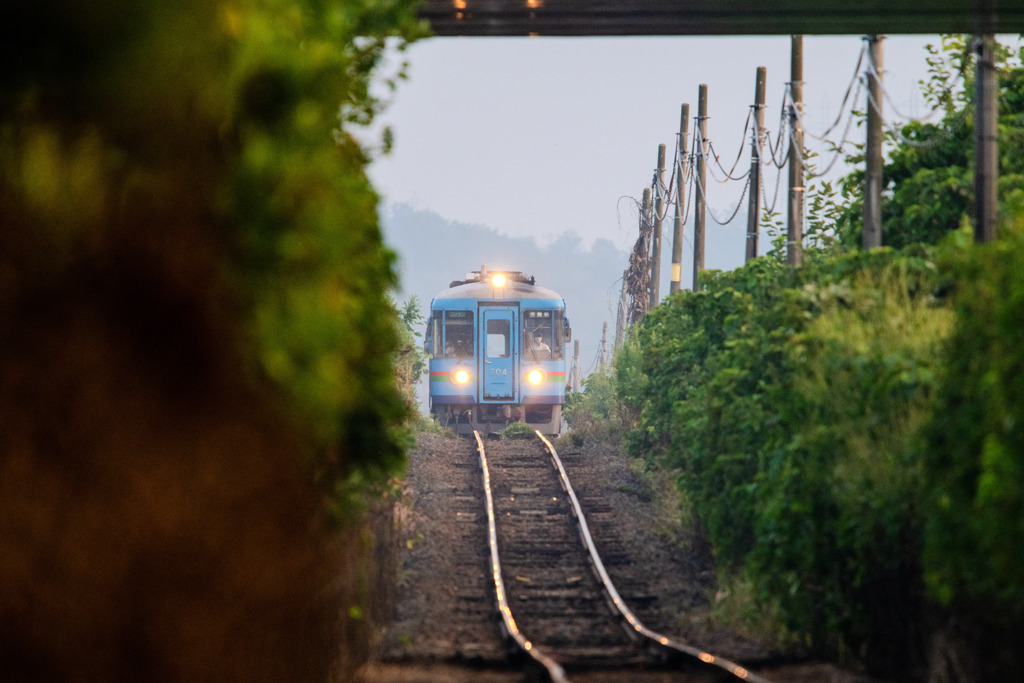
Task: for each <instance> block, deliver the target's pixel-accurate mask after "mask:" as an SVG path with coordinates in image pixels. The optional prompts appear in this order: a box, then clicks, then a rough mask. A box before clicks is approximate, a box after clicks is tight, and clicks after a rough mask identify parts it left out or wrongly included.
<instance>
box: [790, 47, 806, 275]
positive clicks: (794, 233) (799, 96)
mask: <svg viewBox="0 0 1024 683" xmlns="http://www.w3.org/2000/svg"><path fill="white" fill-rule="evenodd" d="M789 59H790V61H789V93H790V96H791V98H792V100H793V104H792V109H791V110H790V112H789V135H790V145H789V219H788V224H787V227H786V263H788V264H789V265H791V266H799V265H800V262H801V261H802V260H803V244H804V131H803V125H802V124H801V123H800V114H801V113H802V111H803V106H804V37H803V36H799V35H797V36H793V37H792V38H791V40H790V56H789Z"/></svg>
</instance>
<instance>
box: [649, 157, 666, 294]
mask: <svg viewBox="0 0 1024 683" xmlns="http://www.w3.org/2000/svg"><path fill="white" fill-rule="evenodd" d="M664 187H665V145H658V170H657V171H656V172H655V174H654V197H655V199H654V237H653V239H652V241H651V305H650V308H648V309H647V310H652V309H653V308H654V307H655V306H657V305H658V300H659V299H660V298H661V296H660V295H661V291H660V290H661V218H662V212H663V207H664V204H665V200H664V193H663V188H664Z"/></svg>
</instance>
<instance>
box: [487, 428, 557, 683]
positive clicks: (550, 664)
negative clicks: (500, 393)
mask: <svg viewBox="0 0 1024 683" xmlns="http://www.w3.org/2000/svg"><path fill="white" fill-rule="evenodd" d="M473 436H474V437H475V438H476V446H477V452H478V453H479V454H480V469H481V470H483V480H484V499H485V506H486V507H487V539H488V544H489V545H490V547H491V573H492V575H493V578H494V593H495V596H496V597H497V602H498V614H500V615H501V620H502V628H503V630H504V632H505V635H506V637H507V638H510V639H511V640H512V641H513V642H514V643H515V644H516V645H517V646H518V647H519V649H520V650H522V652H523V653H524V654H526V655H527V656H528V657H530V659H532V660H533V661H535V662H537V663H538V664H540V665H541V666H542V667H544V669H545V670H546V671H547V673H548V676H549V677H550V678H551V680H552V682H553V683H568V680H569V679H568V678H566V675H565V670H564V669H562V667H561V666H560V665H559V664H558V662H556V661H555V660H553V659H552V658H551V657H549V656H548V655H546V654H544V653H543V652H541V651H540V650H539V649H538V648H536V647H535V646H534V645H533V643H531V642H530V641H529V640H527V639H526V638H525V637H524V636H523V634H522V633H520V632H519V627H518V626H516V622H515V619H513V618H512V610H511V609H510V608H509V606H508V597H507V595H508V594H507V593H506V592H505V582H504V581H503V580H502V578H501V562H500V561H499V559H498V533H497V525H496V523H495V519H494V498H493V496H492V495H491V473H490V470H489V469H488V467H487V454H486V453H485V452H484V442H483V440H482V439H481V438H480V433H479V432H477V431H476V430H474V431H473Z"/></svg>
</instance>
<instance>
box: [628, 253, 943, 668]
mask: <svg viewBox="0 0 1024 683" xmlns="http://www.w3.org/2000/svg"><path fill="white" fill-rule="evenodd" d="M810 261H811V262H810V263H809V264H808V265H807V266H805V267H804V268H801V269H798V270H792V269H787V268H785V267H783V266H781V265H779V264H778V263H777V262H773V261H770V260H768V259H761V260H755V261H752V262H751V263H749V264H747V265H746V266H744V267H743V268H739V269H737V270H736V271H733V272H732V273H728V274H710V275H709V276H708V277H707V278H706V279H705V283H704V284H705V287H704V289H703V290H702V291H700V292H697V293H683V294H681V295H676V296H674V297H671V298H670V299H669V300H668V301H667V302H666V304H665V305H663V306H661V307H659V308H658V309H656V310H654V311H652V312H651V313H650V314H649V315H648V316H647V318H646V319H645V320H644V322H643V324H642V325H641V326H640V328H639V329H638V331H637V341H638V343H639V348H640V349H642V363H641V364H642V368H643V375H645V376H646V379H645V381H644V383H643V384H642V385H639V386H636V385H633V384H630V383H629V382H628V380H627V381H625V382H621V383H620V385H619V386H618V387H617V390H618V391H619V395H620V396H621V397H623V399H627V398H628V400H629V401H631V405H632V406H633V408H634V410H635V411H636V414H637V415H638V420H637V423H636V428H635V429H634V430H633V432H632V434H631V436H630V440H631V443H632V447H633V448H634V449H636V450H637V451H638V452H646V453H648V454H650V453H652V452H653V453H655V454H657V457H660V458H661V459H663V460H664V461H665V462H666V464H668V465H669V466H670V467H672V468H677V469H678V470H679V471H681V472H682V475H681V480H680V482H679V484H680V487H681V488H682V489H683V490H684V492H685V493H686V494H687V497H688V498H689V500H691V501H692V505H693V508H694V512H695V513H696V514H697V515H698V516H699V518H700V519H701V520H702V522H703V524H704V526H705V528H706V530H707V534H708V538H709V540H710V542H711V543H712V545H713V547H714V550H715V554H716V559H717V560H718V562H719V564H720V566H721V567H722V568H723V569H725V570H731V571H741V572H745V573H746V574H747V575H748V578H749V579H750V580H751V581H752V582H753V585H754V587H755V590H756V592H757V595H758V597H759V598H760V599H761V600H763V601H765V602H771V603H774V604H775V605H776V606H777V607H778V608H779V610H780V613H781V614H782V616H783V617H784V619H785V623H786V626H787V627H788V628H789V629H790V630H791V631H792V632H793V633H796V634H799V635H801V636H803V637H804V639H805V641H806V642H807V644H808V645H810V646H812V647H814V648H816V649H818V650H819V651H823V652H832V653H834V654H841V655H844V656H847V657H848V658H850V659H859V658H860V657H862V656H878V655H879V654H882V655H884V654H887V653H886V652H884V650H885V649H886V648H888V647H890V646H891V647H906V646H914V647H915V648H916V651H917V652H918V653H920V651H921V647H920V645H921V644H920V643H919V642H917V641H916V640H915V639H916V638H917V637H918V636H919V634H918V633H917V632H916V631H915V630H914V629H913V628H912V625H913V620H914V619H915V618H916V617H917V616H919V614H920V603H919V599H920V597H921V591H920V590H919V585H920V578H919V577H920V571H919V553H920V532H921V521H920V516H919V514H918V504H919V501H920V491H919V482H920V478H919V467H918V465H917V463H916V462H915V456H914V455H913V453H914V452H915V451H914V450H913V449H912V448H911V447H910V446H911V444H912V442H913V438H914V434H915V433H916V429H917V427H918V425H919V424H920V423H921V422H922V420H924V419H925V417H927V416H928V415H929V414H930V412H929V411H930V406H931V400H932V394H933V390H934V385H935V376H936V363H937V360H936V349H937V348H938V345H939V344H940V343H941V341H942V340H943V339H944V337H945V335H946V333H947V329H948V327H949V324H950V313H949V310H948V306H946V305H945V304H943V303H942V302H941V301H938V300H937V299H936V298H935V297H934V296H933V292H934V291H935V290H936V288H937V286H938V284H939V278H938V273H937V270H936V267H935V265H934V263H933V260H932V257H931V252H929V251H927V250H924V249H914V250H906V251H904V252H892V251H890V250H877V251H873V252H866V253H861V252H856V253H852V254H848V255H844V256H840V257H829V258H821V259H818V260H815V259H813V258H812V259H810ZM619 376H620V378H622V379H623V380H625V379H626V378H627V377H628V375H627V374H625V373H622V374H620V375H619ZM634 376H636V374H634ZM908 638H909V639H911V640H914V642H908ZM890 661H892V660H890ZM917 663H918V664H920V660H918V662H917Z"/></svg>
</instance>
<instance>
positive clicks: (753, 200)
mask: <svg viewBox="0 0 1024 683" xmlns="http://www.w3.org/2000/svg"><path fill="white" fill-rule="evenodd" d="M767 80H768V69H767V68H766V67H763V66H759V67H757V77H756V78H755V79H754V132H753V135H751V137H750V203H749V204H748V207H747V255H746V259H745V261H749V260H750V259H754V258H757V236H758V231H759V230H760V222H761V145H762V144H763V141H764V134H763V133H762V131H763V130H764V90H765V81H767Z"/></svg>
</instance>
